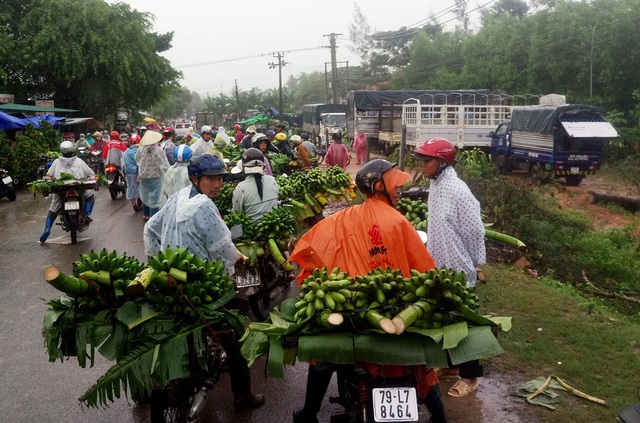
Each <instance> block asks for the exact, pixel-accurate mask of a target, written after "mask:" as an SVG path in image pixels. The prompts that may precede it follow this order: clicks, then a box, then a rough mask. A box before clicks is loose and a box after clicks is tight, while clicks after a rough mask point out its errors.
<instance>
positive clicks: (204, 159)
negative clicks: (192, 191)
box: [187, 154, 227, 178]
mask: <svg viewBox="0 0 640 423" xmlns="http://www.w3.org/2000/svg"><path fill="white" fill-rule="evenodd" d="M187 172H188V173H189V178H191V177H192V176H195V177H196V178H199V177H200V176H202V175H224V174H226V173H227V168H226V166H225V165H224V163H223V162H222V160H220V157H218V156H216V155H215V154H201V155H199V156H196V157H194V158H193V159H192V160H191V163H189V167H188V168H187Z"/></svg>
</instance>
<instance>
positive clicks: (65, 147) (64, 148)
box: [60, 141, 76, 156]
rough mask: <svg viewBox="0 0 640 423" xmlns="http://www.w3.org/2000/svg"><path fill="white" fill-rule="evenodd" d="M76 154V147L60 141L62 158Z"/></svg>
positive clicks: (68, 142)
mask: <svg viewBox="0 0 640 423" xmlns="http://www.w3.org/2000/svg"><path fill="white" fill-rule="evenodd" d="M75 152H76V146H75V145H74V144H73V143H72V142H71V141H62V142H61V143H60V153H62V155H63V156H67V155H71V154H74V153H75Z"/></svg>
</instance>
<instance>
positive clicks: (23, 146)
mask: <svg viewBox="0 0 640 423" xmlns="http://www.w3.org/2000/svg"><path fill="white" fill-rule="evenodd" d="M46 133H47V134H49V132H46ZM49 143H50V141H49V140H48V139H47V137H46V135H45V132H43V131H38V130H36V129H35V128H34V127H33V125H31V124H29V125H27V129H26V131H25V132H24V135H21V136H19V137H18V138H17V139H16V144H15V146H14V147H13V153H12V163H13V166H12V168H13V175H11V176H13V177H14V178H18V179H19V180H20V182H21V183H26V182H30V181H33V180H34V179H35V175H36V171H37V170H38V166H39V165H40V155H41V154H44V153H46V152H47V151H49V150H53V149H52V148H49ZM55 150H56V151H57V150H58V146H57V145H56V146H55Z"/></svg>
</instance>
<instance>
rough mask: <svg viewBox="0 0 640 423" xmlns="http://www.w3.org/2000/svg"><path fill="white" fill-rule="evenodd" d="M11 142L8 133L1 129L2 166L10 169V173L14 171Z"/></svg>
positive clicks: (0, 152)
mask: <svg viewBox="0 0 640 423" xmlns="http://www.w3.org/2000/svg"><path fill="white" fill-rule="evenodd" d="M11 153H12V151H11V143H10V142H9V138H7V134H6V133H5V132H4V131H1V130H0V168H2V169H6V170H7V171H9V174H12V173H13V163H12V159H11Z"/></svg>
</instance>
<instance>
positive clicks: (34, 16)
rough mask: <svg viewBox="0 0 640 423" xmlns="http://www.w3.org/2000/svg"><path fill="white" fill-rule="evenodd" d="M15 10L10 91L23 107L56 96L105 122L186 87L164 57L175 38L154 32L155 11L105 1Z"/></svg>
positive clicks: (51, 2) (67, 0) (58, 0)
mask: <svg viewBox="0 0 640 423" xmlns="http://www.w3.org/2000/svg"><path fill="white" fill-rule="evenodd" d="M5 1H6V0H5ZM6 3H14V4H16V3H18V2H12V1H6ZM11 10H12V13H11V14H10V19H13V21H14V22H17V23H18V24H17V25H15V26H14V27H15V28H16V32H15V33H14V37H15V42H14V43H13V45H12V48H11V50H10V51H9V52H8V54H7V57H6V59H7V60H6V62H5V63H6V71H7V76H8V84H7V89H9V90H11V91H12V92H14V93H15V94H16V101H18V102H21V101H27V100H33V99H39V98H53V99H54V100H55V102H56V105H57V106H61V107H69V108H77V109H82V110H83V111H84V113H85V114H87V115H90V116H94V117H97V118H102V119H103V118H104V117H105V116H106V115H108V114H111V113H114V112H115V111H116V110H117V109H119V108H125V109H134V110H135V109H145V108H147V107H149V106H151V105H152V104H154V103H156V102H157V101H158V100H159V99H162V98H163V97H165V96H166V95H167V94H168V93H169V92H170V91H171V90H172V89H174V88H176V87H177V86H178V84H177V80H178V78H179V76H180V73H179V72H178V71H176V70H174V69H173V68H172V67H171V66H170V63H169V61H168V60H167V59H165V58H164V57H162V56H160V55H159V54H158V53H160V52H162V51H164V50H166V49H168V48H169V47H170V46H171V39H172V37H173V34H172V33H167V34H156V33H151V32H150V29H151V27H152V19H153V17H152V15H150V14H149V13H141V12H138V11H136V10H132V9H131V8H130V6H129V5H127V4H125V3H116V4H113V5H109V4H107V3H106V2H104V1H103V0H48V1H43V2H26V6H24V7H21V8H20V7H17V6H15V7H12V9H11ZM4 16H5V17H4V19H3V22H5V21H6V20H7V19H8V18H7V17H6V15H4Z"/></svg>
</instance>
